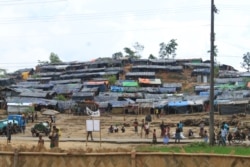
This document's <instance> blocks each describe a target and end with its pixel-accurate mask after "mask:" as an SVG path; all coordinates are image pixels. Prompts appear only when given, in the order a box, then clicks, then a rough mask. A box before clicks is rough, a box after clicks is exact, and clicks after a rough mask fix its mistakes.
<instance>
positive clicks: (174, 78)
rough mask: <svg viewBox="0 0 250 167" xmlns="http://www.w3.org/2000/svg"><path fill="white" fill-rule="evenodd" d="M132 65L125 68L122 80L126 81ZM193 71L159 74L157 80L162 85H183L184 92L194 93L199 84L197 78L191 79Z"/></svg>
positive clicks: (185, 70) (184, 70)
mask: <svg viewBox="0 0 250 167" xmlns="http://www.w3.org/2000/svg"><path fill="white" fill-rule="evenodd" d="M132 66H133V65H132V64H128V65H126V66H125V67H124V69H123V71H124V74H123V75H121V79H125V74H126V73H127V72H129V71H130V69H131V67H132ZM191 73H192V69H183V72H182V73H177V72H159V73H156V78H160V79H161V80H162V83H182V91H183V92H190V93H192V92H193V88H194V86H195V85H196V84H197V82H196V78H195V77H191Z"/></svg>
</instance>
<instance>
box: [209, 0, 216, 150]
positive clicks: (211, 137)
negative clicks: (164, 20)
mask: <svg viewBox="0 0 250 167" xmlns="http://www.w3.org/2000/svg"><path fill="white" fill-rule="evenodd" d="M214 12H215V6H214V0H211V34H210V35H211V36H210V40H211V44H210V47H211V48H210V93H209V95H210V96H209V105H210V112H209V144H210V145H214Z"/></svg>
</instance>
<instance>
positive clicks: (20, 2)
mask: <svg viewBox="0 0 250 167" xmlns="http://www.w3.org/2000/svg"><path fill="white" fill-rule="evenodd" d="M66 1H67V0H47V1H23V0H13V1H9V0H6V1H5V0H4V1H0V5H1V6H16V5H39V4H46V3H58V2H66Z"/></svg>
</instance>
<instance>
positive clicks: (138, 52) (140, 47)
mask: <svg viewBox="0 0 250 167" xmlns="http://www.w3.org/2000/svg"><path fill="white" fill-rule="evenodd" d="M133 47H134V49H135V56H136V57H137V58H141V53H142V52H143V50H144V46H143V45H141V44H139V43H138V42H136V43H135V44H134V45H133Z"/></svg>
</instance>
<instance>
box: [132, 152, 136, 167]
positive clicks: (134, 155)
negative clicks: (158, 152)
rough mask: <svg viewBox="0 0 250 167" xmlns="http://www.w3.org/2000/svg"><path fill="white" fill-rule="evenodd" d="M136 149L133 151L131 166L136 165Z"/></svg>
mask: <svg viewBox="0 0 250 167" xmlns="http://www.w3.org/2000/svg"><path fill="white" fill-rule="evenodd" d="M135 159H136V151H135V150H134V149H133V150H132V151H131V167H136V160H135Z"/></svg>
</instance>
